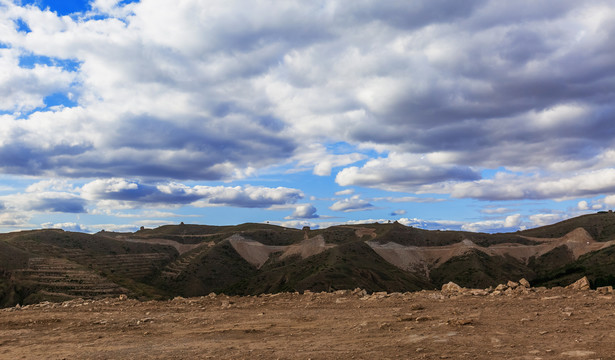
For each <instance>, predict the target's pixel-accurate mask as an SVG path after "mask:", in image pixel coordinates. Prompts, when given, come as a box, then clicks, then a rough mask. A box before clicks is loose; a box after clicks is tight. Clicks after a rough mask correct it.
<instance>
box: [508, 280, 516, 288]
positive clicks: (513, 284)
mask: <svg viewBox="0 0 615 360" xmlns="http://www.w3.org/2000/svg"><path fill="white" fill-rule="evenodd" d="M506 286H508V287H509V288H510V289H516V288H517V287H518V286H519V283H517V282H514V281H510V280H508V282H507V283H506Z"/></svg>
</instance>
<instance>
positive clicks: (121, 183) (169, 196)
mask: <svg viewBox="0 0 615 360" xmlns="http://www.w3.org/2000/svg"><path fill="white" fill-rule="evenodd" d="M81 193H82V195H83V197H84V198H86V199H89V200H98V201H101V202H103V204H106V205H107V206H106V207H108V206H112V205H124V206H127V207H140V206H145V205H160V206H178V205H186V204H191V205H192V206H196V207H206V206H236V207H245V208H268V207H271V206H274V205H284V204H292V203H295V202H296V201H297V200H299V199H302V198H303V197H304V195H303V192H301V191H300V190H297V189H292V188H285V187H276V188H268V187H261V186H245V187H242V186H203V185H196V186H193V187H190V186H186V185H183V184H180V183H161V184H155V185H152V184H143V183H141V182H139V181H136V180H127V179H123V178H111V179H99V180H94V181H92V182H89V183H87V184H85V185H84V186H83V187H82V188H81Z"/></svg>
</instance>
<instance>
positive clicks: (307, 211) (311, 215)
mask: <svg viewBox="0 0 615 360" xmlns="http://www.w3.org/2000/svg"><path fill="white" fill-rule="evenodd" d="M316 211H317V210H316V208H315V207H314V206H313V205H312V204H300V205H296V206H295V211H293V213H292V214H291V215H290V216H287V217H285V219H317V218H319V217H320V216H318V215H317V214H316Z"/></svg>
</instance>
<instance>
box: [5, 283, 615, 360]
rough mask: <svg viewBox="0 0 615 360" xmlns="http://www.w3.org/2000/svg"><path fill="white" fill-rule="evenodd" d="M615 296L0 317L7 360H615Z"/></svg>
mask: <svg viewBox="0 0 615 360" xmlns="http://www.w3.org/2000/svg"><path fill="white" fill-rule="evenodd" d="M614 305H615V301H614V300H613V294H612V293H611V292H606V293H605V292H597V291H592V290H583V291H581V290H571V289H562V288H559V289H549V290H547V289H534V288H530V289H523V290H522V291H507V292H501V293H499V292H496V293H495V294H493V293H488V292H486V291H484V290H474V291H473V290H460V291H449V292H440V291H422V292H417V293H404V294H400V293H394V294H385V293H375V294H371V295H366V294H365V292H363V291H359V290H355V291H353V292H351V291H338V292H336V293H306V294H298V293H285V294H276V295H261V296H254V297H229V296H225V295H215V294H211V295H209V296H205V297H200V298H190V299H184V298H176V299H174V300H170V301H149V302H139V301H136V300H132V299H125V298H124V297H123V296H122V297H120V298H113V299H104V300H96V301H92V300H72V301H68V302H64V303H41V304H37V305H30V306H26V307H22V308H8V309H2V310H0V358H1V359H118V358H123V359H208V358H212V359H238V358H243V359H248V358H249V359H254V358H256V359H258V358H262V359H276V358H279V359H388V358H390V359H394V358H401V359H613V358H615V331H613V330H614V329H615V306H614Z"/></svg>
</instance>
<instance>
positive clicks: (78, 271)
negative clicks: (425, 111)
mask: <svg viewBox="0 0 615 360" xmlns="http://www.w3.org/2000/svg"><path fill="white" fill-rule="evenodd" d="M12 275H13V279H14V280H16V281H20V282H23V283H24V284H26V285H27V286H28V287H29V288H30V289H31V291H32V293H30V294H28V296H27V297H26V298H25V299H24V300H23V302H24V303H34V302H37V301H38V300H40V299H49V298H53V299H55V300H66V299H71V298H77V297H83V298H102V297H109V296H115V295H119V294H130V291H129V290H128V289H125V288H122V287H120V286H119V285H117V284H115V283H113V282H111V281H109V280H108V279H106V278H104V277H102V276H100V275H98V274H96V273H95V272H93V271H91V270H90V269H87V268H84V267H83V266H81V265H79V264H77V263H74V262H72V261H70V260H67V259H61V258H50V257H32V258H30V259H29V261H28V266H27V268H25V269H20V270H15V271H13V273H12Z"/></svg>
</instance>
